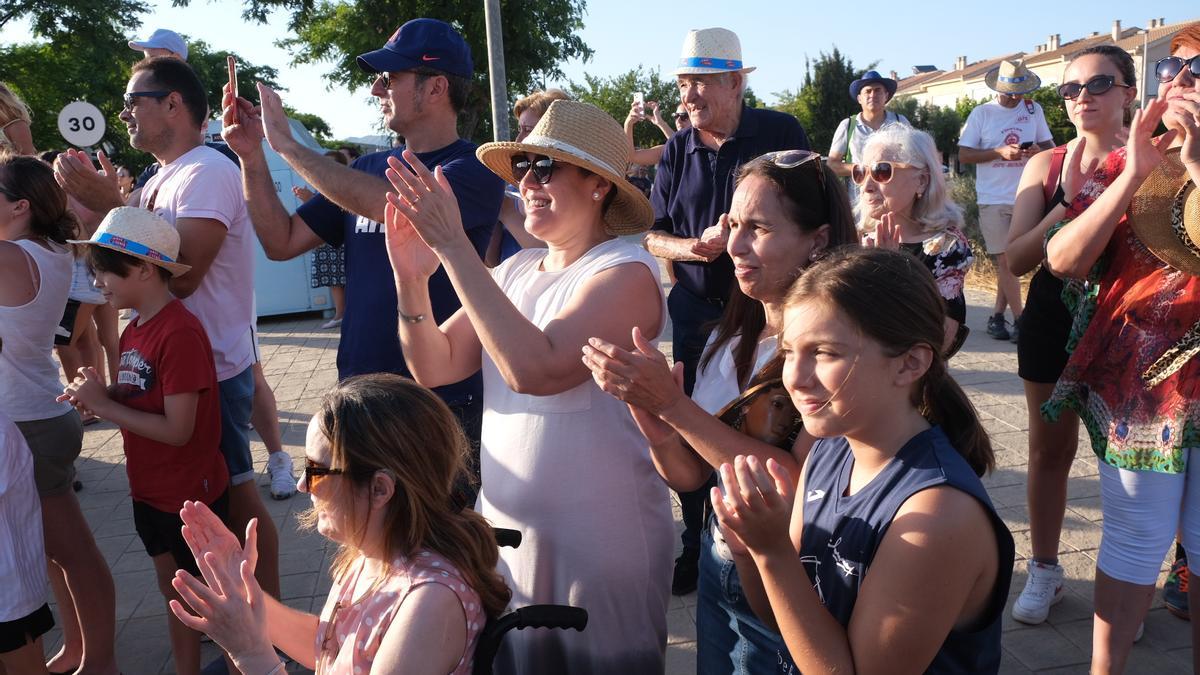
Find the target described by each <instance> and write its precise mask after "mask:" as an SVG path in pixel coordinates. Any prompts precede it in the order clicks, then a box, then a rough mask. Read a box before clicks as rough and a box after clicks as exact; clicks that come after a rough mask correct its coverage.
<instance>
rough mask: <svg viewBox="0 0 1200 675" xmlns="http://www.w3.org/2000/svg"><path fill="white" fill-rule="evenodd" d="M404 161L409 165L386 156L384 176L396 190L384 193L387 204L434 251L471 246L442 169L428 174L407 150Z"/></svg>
mask: <svg viewBox="0 0 1200 675" xmlns="http://www.w3.org/2000/svg"><path fill="white" fill-rule="evenodd" d="M404 161H405V162H408V166H405V165H404V162H401V161H400V160H399V159H397V158H395V157H388V167H389V168H388V170H387V172H386V175H387V179H388V180H389V181H391V183H392V187H393V188H395V192H389V193H387V200H388V202H389V203H390V204H391V205H392V206H394V207H395V208H396V210H397V211H398V212H399V213H400V215H402V216H404V218H405V219H407V220H408V222H409V223H411V224H412V227H413V228H414V229H416V231H417V233H418V234H420V235H421V239H423V240H425V243H426V244H429V247H430V248H431V249H433V250H434V252H438V251H440V250H441V249H443V248H446V247H450V246H457V245H466V246H470V245H471V242H470V240H469V239H467V233H466V232H465V231H464V230H463V226H462V215H461V214H460V213H459V210H458V200H457V199H456V198H455V197H454V189H453V188H451V187H450V182H449V181H448V180H446V176H445V174H443V173H442V167H440V166H439V167H435V168H434V170H433V171H430V170H429V169H427V168H425V165H424V164H422V163H421V160H419V159H417V156H416V155H415V154H414V153H413V152H412V151H410V150H407V149H406V150H405V151H404Z"/></svg>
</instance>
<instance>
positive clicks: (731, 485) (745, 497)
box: [711, 455, 796, 555]
mask: <svg viewBox="0 0 1200 675" xmlns="http://www.w3.org/2000/svg"><path fill="white" fill-rule="evenodd" d="M721 481H722V484H723V485H724V486H725V489H724V490H723V491H722V489H721V488H713V489H712V493H711V500H712V505H713V511H714V512H715V513H716V516H717V520H718V522H719V523H720V525H721V528H722V531H723V532H726V533H727V534H726V539H727V540H728V543H729V545H730V548H731V549H733V550H734V552H735V553H736V552H738V551H737V548H738V546H737V545H736V544H740V545H742V546H744V547H745V548H746V549H747V550H749V552H750V554H751V555H760V554H771V553H789V554H791V555H794V554H795V551H794V550H793V549H792V540H791V537H790V535H789V526H790V524H791V520H792V505H793V504H794V502H795V499H796V488H795V484H794V483H793V481H792V476H791V474H790V473H789V472H788V470H787V469H786V468H784V467H783V465H782V464H780V463H779V462H776V461H775V460H773V459H770V460H767V463H766V465H765V466H764V465H763V463H762V461H761V460H759V458H758V457H755V456H749V457H746V456H743V455H738V456H737V457H735V458H734V461H733V464H732V465H730V464H729V463H728V462H727V463H725V464H722V465H721ZM730 535H732V536H730ZM734 538H736V542H735V541H734Z"/></svg>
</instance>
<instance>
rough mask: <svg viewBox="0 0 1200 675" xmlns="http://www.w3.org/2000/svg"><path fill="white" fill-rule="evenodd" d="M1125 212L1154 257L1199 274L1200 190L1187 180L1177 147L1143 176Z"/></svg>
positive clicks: (1136, 232)
mask: <svg viewBox="0 0 1200 675" xmlns="http://www.w3.org/2000/svg"><path fill="white" fill-rule="evenodd" d="M1128 214H1129V227H1130V229H1132V230H1133V233H1134V234H1135V235H1137V238H1138V240H1139V241H1141V242H1142V244H1144V245H1145V246H1146V248H1147V249H1149V250H1150V252H1151V253H1153V254H1154V257H1156V258H1158V259H1159V260H1161V261H1162V262H1164V263H1166V264H1167V265H1170V266H1171V267H1174V268H1175V269H1177V270H1179V271H1180V272H1183V273H1185V274H1191V275H1193V276H1200V192H1197V190H1196V186H1195V185H1192V184H1191V182H1190V181H1189V180H1188V174H1187V171H1186V170H1185V169H1184V168H1183V164H1182V163H1180V161H1179V150H1178V149H1177V148H1173V149H1171V150H1169V151H1168V153H1167V158H1166V161H1164V162H1162V163H1161V164H1159V165H1158V167H1157V168H1155V169H1154V171H1152V172H1151V173H1150V175H1149V176H1147V177H1146V180H1145V182H1143V183H1142V186H1141V187H1140V188H1138V191H1137V193H1136V194H1134V195H1133V201H1132V202H1130V204H1129V211H1128Z"/></svg>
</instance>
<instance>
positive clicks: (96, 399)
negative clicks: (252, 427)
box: [60, 207, 229, 673]
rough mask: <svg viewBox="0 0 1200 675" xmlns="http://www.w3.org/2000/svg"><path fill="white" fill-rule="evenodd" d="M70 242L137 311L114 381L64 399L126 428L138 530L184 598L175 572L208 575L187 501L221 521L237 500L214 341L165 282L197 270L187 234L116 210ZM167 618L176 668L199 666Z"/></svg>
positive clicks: (89, 372)
mask: <svg viewBox="0 0 1200 675" xmlns="http://www.w3.org/2000/svg"><path fill="white" fill-rule="evenodd" d="M72 243H76V244H82V245H85V246H86V252H87V261H88V264H89V265H90V266H91V268H92V270H93V271H94V272H95V275H96V288H98V289H100V292H101V293H103V294H104V296H105V298H107V299H108V301H109V302H110V303H112V304H113V306H115V307H117V308H118V309H125V308H130V309H134V310H137V317H136V318H135V319H134V320H133V321H132V322H130V324H129V325H128V326H127V327H126V328H125V331H124V332H123V333H122V334H121V343H120V349H121V364H120V368H119V369H118V371H117V379H116V382H115V383H114V384H113V385H112V386H111V387H109V388H107V389H106V388H105V387H104V384H103V380H102V379H101V378H100V376H99V374H98V373H97V372H96V371H95V369H93V368H80V369H79V374H80V376H79V377H77V378H76V379H75V381H74V382H72V383H71V384H69V385H67V388H66V390H65V391H64V392H63V395H62V397H60V400H69V401H70V402H71V403H72V404H74V405H75V406H76V407H78V408H81V409H83V410H87V411H90V412H92V413H94V414H96V415H97V416H99V417H101V418H103V419H106V420H109V421H111V422H115V423H116V424H117V425H118V426H120V427H121V436H122V438H123V440H124V442H125V458H126V462H125V470H126V472H127V474H128V476H129V492H130V495H131V496H132V497H133V520H134V526H135V527H136V529H137V533H138V536H139V537H141V539H142V543H143V544H144V545H145V547H146V553H148V554H150V557H151V558H153V560H154V571H155V573H156V575H157V577H158V586H159V590H160V591H161V592H162V594H163V597H164V599H165V600H167V601H168V602H169V601H170V600H171V598H178V597H179V596H178V595H177V594H176V592H175V590H174V589H173V588H172V587H171V580H172V579H173V578H174V577H175V572H176V570H179V569H185V570H188V571H189V572H191V573H192V574H193V575H199V574H200V572H199V570H198V569H197V565H196V561H195V558H193V556H192V554H191V551H190V550H189V549H188V546H187V543H186V542H185V541H184V540H183V535H182V533H181V530H180V528H181V527H182V526H183V521H182V520H181V519H180V517H179V510H180V509H181V508H182V507H183V503H184V502H185V501H191V500H195V501H201V502H204V503H205V504H208V505H209V507H210V508H212V509H213V511H214V512H215V513H217V515H218V516H220V517H221V518H222V519H224V518H225V517H226V515H227V511H228V506H229V491H228V487H229V472H228V470H227V469H226V468H225V459H224V457H223V456H222V455H221V451H220V449H219V441H220V435H221V415H220V407H219V406H220V400H219V393H218V389H217V375H216V369H215V366H214V365H213V354H212V347H211V346H210V344H209V341H208V336H207V335H206V334H205V332H204V328H203V327H202V326H201V325H200V321H199V320H198V319H196V317H195V316H193V315H192V313H191V312H189V311H188V310H187V309H186V308H185V307H184V306H183V303H181V302H180V301H179V300H177V299H175V297H174V296H172V295H171V292H170V290H168V288H167V283H168V282H169V281H170V279H171V278H172V277H173V276H179V275H180V274H183V273H185V272H187V271H188V269H190V268H189V267H188V266H187V265H183V264H180V263H177V262H175V260H176V259H177V256H178V255H179V253H178V252H179V234H178V233H177V232H176V230H175V228H173V227H171V226H170V225H169V224H168V223H167V222H166V221H165V220H163V219H162V218H160V217H158V216H157V215H155V214H153V213H151V212H149V211H146V210H144V209H135V208H130V207H122V208H118V209H113V210H112V211H110V212H109V214H108V215H107V216H106V217H105V218H104V221H103V222H102V223H101V224H100V227H99V228H98V229H97V230H96V233H95V234H94V235H93V236H92V238H91V239H90V240H88V241H76V242H72ZM167 622H168V627H169V629H170V635H171V648H172V652H173V654H174V659H175V671H176V672H177V673H197V672H199V669H200V635H199V633H196V632H194V631H192V630H191V629H189V628H187V627H186V626H184V625H183V624H182V623H181V622H180V621H179V620H178V619H176V618H175V615H174V614H173V613H172V612H170V611H168V612H167Z"/></svg>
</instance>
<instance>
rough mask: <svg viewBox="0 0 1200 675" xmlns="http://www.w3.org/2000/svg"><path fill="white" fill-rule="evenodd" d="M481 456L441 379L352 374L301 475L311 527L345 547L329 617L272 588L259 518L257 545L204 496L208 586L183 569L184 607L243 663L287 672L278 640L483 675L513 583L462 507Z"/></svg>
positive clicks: (312, 434)
mask: <svg viewBox="0 0 1200 675" xmlns="http://www.w3.org/2000/svg"><path fill="white" fill-rule="evenodd" d="M468 453H469V449H468V444H467V439H466V437H465V436H464V435H463V432H462V430H461V428H460V427H459V425H458V422H457V421H456V420H455V418H454V416H453V414H452V413H451V412H450V409H449V408H448V407H446V404H445V403H443V402H442V401H441V399H439V398H438V397H437V396H435V395H434V394H433V392H431V391H429V390H428V389H425V388H424V387H421V386H419V385H417V384H415V383H413V382H412V381H411V380H408V379H406V378H403V377H400V376H399V375H391V374H383V373H381V374H376V375H360V376H357V377H352V378H349V379H346V380H343V381H342V382H340V383H338V384H337V385H335V386H334V388H333V389H331V390H330V391H329V392H328V393H326V394H325V397H324V399H323V400H322V401H321V409H320V411H319V412H318V413H317V414H316V415H314V416H313V418H312V420H311V421H310V422H309V424H308V436H307V438H306V440H305V449H304V454H305V471H304V474H303V475H302V476H301V478H300V480H299V482H298V483H297V488H298V489H300V490H302V491H304V492H306V493H308V495H309V497H310V498H311V499H312V510H310V511H308V512H307V513H306V514H305V515H304V524H306V525H307V526H309V527H314V528H316V530H317V532H319V533H321V535H323V536H324V537H326V538H328V539H330V540H331V541H334V542H336V543H337V544H338V545H339V549H338V552H337V555H336V557H335V558H334V560H333V565H332V568H331V573H332V575H333V587H332V588H331V589H330V591H329V597H328V598H326V600H325V606H324V608H323V609H322V610H321V614H320V616H314V615H312V614H309V613H307V612H303V611H300V610H297V609H293V608H291V607H288V606H287V605H284V604H283V603H281V602H280V601H278V600H276V599H275V598H272V597H271V596H269V595H267V594H265V593H263V591H262V588H261V587H259V585H258V582H257V581H256V580H255V578H254V566H255V563H256V562H257V560H258V553H257V550H256V548H255V541H256V539H257V536H256V530H257V519H253V520H251V521H250V525H248V526H247V528H246V545H245V548H243V547H242V546H241V545H239V543H238V539H237V537H236V536H234V534H233V533H232V532H230V531H229V530H228V529H226V527H225V525H224V524H223V523H222V522H221V520H220V519H219V518H217V516H216V515H214V514H213V512H212V511H210V510H209V509H208V507H206V506H204V504H202V503H200V502H188V503H186V504H185V505H184V507H183V510H182V511H180V516H181V517H182V518H183V522H184V528H183V536H184V539H185V540H186V541H187V542H188V546H189V547H190V548H191V550H192V552H193V554H194V555H195V556H196V561H197V563H198V564H199V567H200V571H201V573H202V575H203V577H204V581H205V582H206V583H207V585H206V584H205V583H201V582H200V581H199V580H197V579H196V578H195V577H193V576H192V575H190V574H188V573H187V572H186V571H183V570H180V571H179V572H178V573H177V574H176V577H175V579H174V581H173V586H174V587H175V589H176V590H177V591H179V594H180V596H181V597H183V598H184V600H185V601H187V603H188V605H189V606H190V610H191V611H190V612H189V610H188V609H185V608H184V606H183V605H182V604H181V603H180V602H179V601H178V600H172V601H171V611H172V612H174V613H175V615H176V616H177V617H179V619H180V620H181V621H182V622H183V623H184V624H186V625H187V626H188V627H190V628H192V629H193V630H197V631H202V632H205V633H208V635H210V636H211V637H212V638H213V640H215V641H216V642H217V643H218V644H220V645H221V647H222V648H223V649H225V651H226V652H227V653H228V654H229V656H230V658H231V659H232V661H233V663H234V664H235V665H236V666H237V668H238V669H239V670H240V671H241V672H243V673H264V674H266V675H276V674H278V673H283V672H285V671H284V667H283V663H281V662H280V659H279V657H278V656H277V655H276V653H275V647H278V648H279V649H281V650H283V651H284V652H285V653H287V655H288V656H290V657H291V658H292V659H294V660H295V661H296V662H298V663H300V664H301V665H303V666H304V667H306V668H311V669H313V670H315V671H316V672H317V673H318V675H358V674H359V673H373V674H376V675H382V674H385V673H406V674H407V673H428V674H429V675H444V674H445V673H451V674H452V675H470V673H471V669H472V665H473V663H472V661H473V658H474V652H475V644H476V641H477V639H478V637H479V633H480V631H481V630H482V629H483V626H484V624H485V623H486V622H487V621H488V619H491V618H495V617H496V616H498V615H499V614H500V613H501V612H502V611H503V610H504V608H505V606H506V605H507V604H508V600H509V591H508V589H507V588H506V587H505V585H504V580H503V579H502V578H501V577H500V575H499V574H497V573H496V571H495V567H496V561H497V555H498V554H497V549H496V541H495V537H494V535H493V534H492V530H491V528H490V527H489V526H488V524H487V522H486V521H484V519H483V517H482V516H480V515H479V514H477V513H475V512H474V511H472V510H470V509H458V508H456V507H455V506H454V504H453V499H452V496H451V495H452V490H453V487H454V485H455V482H456V480H457V479H458V477H459V476H461V475H463V474H464V473H466V472H467V466H466V462H467V458H468V457H469V454H468ZM193 612H194V614H193Z"/></svg>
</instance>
